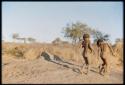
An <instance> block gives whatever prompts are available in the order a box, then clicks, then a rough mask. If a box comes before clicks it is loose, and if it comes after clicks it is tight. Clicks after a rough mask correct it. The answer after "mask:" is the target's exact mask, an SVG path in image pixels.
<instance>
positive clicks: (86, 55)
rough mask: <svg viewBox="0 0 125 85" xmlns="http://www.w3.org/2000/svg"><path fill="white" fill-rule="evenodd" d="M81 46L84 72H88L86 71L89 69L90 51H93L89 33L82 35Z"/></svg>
mask: <svg viewBox="0 0 125 85" xmlns="http://www.w3.org/2000/svg"><path fill="white" fill-rule="evenodd" d="M82 48H84V50H83V53H82V56H83V58H84V60H85V65H86V69H87V72H86V74H88V72H89V71H90V62H91V61H90V53H92V52H94V50H93V49H92V46H91V42H90V35H89V34H84V35H83V41H82ZM82 69H83V68H82ZM81 72H82V71H81ZM82 73H83V72H82Z"/></svg>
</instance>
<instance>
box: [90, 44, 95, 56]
mask: <svg viewBox="0 0 125 85" xmlns="http://www.w3.org/2000/svg"><path fill="white" fill-rule="evenodd" d="M89 49H90V50H91V52H93V53H94V54H95V52H94V50H93V48H92V45H91V44H90V43H89Z"/></svg>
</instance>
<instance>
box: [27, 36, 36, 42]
mask: <svg viewBox="0 0 125 85" xmlns="http://www.w3.org/2000/svg"><path fill="white" fill-rule="evenodd" d="M27 40H28V41H29V42H35V41H36V40H35V39H34V38H32V37H29V38H27Z"/></svg>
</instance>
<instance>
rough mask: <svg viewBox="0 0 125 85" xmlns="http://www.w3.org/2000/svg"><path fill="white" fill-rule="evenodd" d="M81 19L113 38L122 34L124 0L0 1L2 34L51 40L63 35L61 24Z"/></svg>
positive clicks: (112, 39)
mask: <svg viewBox="0 0 125 85" xmlns="http://www.w3.org/2000/svg"><path fill="white" fill-rule="evenodd" d="M77 21H80V22H82V23H86V24H87V25H88V26H89V27H91V28H94V29H98V30H100V31H102V32H104V33H108V34H110V39H111V41H112V42H114V41H115V39H116V38H123V2H118V1H117V2H5V1H4V2H2V36H4V38H5V40H7V41H12V34H13V33H19V34H20V36H22V37H23V36H26V37H34V38H36V39H37V41H40V42H51V41H53V40H54V39H55V38H57V37H60V38H61V39H62V40H67V39H65V38H64V37H63V33H61V32H62V28H63V27H65V26H66V24H68V23H72V22H77Z"/></svg>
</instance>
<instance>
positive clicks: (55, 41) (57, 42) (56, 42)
mask: <svg viewBox="0 0 125 85" xmlns="http://www.w3.org/2000/svg"><path fill="white" fill-rule="evenodd" d="M60 42H61V39H60V38H59V37H58V38H56V39H55V40H54V41H52V43H53V44H59V43H60Z"/></svg>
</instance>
